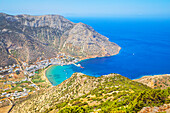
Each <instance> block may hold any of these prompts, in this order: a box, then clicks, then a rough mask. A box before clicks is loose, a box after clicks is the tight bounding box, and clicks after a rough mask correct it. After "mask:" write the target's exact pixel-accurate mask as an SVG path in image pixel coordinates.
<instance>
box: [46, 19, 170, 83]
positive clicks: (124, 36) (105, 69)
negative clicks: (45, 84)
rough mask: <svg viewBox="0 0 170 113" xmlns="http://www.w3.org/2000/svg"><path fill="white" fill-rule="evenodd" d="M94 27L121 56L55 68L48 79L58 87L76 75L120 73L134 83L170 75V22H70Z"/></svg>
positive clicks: (85, 20) (82, 20)
mask: <svg viewBox="0 0 170 113" xmlns="http://www.w3.org/2000/svg"><path fill="white" fill-rule="evenodd" d="M68 19H69V20H71V21H73V22H75V23H78V22H83V23H85V24H88V25H90V26H92V27H93V28H94V29H95V30H96V31H97V32H99V33H100V34H102V35H104V36H106V37H108V38H109V40H110V41H112V42H115V43H117V44H118V45H119V46H120V47H121V48H122V49H121V51H120V53H119V54H118V55H115V56H111V57H104V58H94V59H88V60H84V61H81V62H80V64H81V65H82V66H83V67H84V69H81V68H79V67H76V66H74V65H67V66H52V67H51V68H49V69H48V70H47V71H46V76H47V77H48V79H49V80H50V82H51V83H52V84H53V85H58V84H60V83H61V82H62V81H64V80H66V79H67V78H69V77H70V76H71V75H72V74H73V73H74V72H82V73H84V74H87V75H90V76H95V77H98V76H101V75H106V74H109V73H119V74H121V75H123V76H126V77H128V78H130V79H136V78H140V77H142V76H145V75H157V74H170V19H139V18H127V19H125V18H78V17H77V18H68Z"/></svg>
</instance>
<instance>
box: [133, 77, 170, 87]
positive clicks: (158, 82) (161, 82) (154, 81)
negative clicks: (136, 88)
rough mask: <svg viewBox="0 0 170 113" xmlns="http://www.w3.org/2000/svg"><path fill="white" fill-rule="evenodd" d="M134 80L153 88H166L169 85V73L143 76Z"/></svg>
mask: <svg viewBox="0 0 170 113" xmlns="http://www.w3.org/2000/svg"><path fill="white" fill-rule="evenodd" d="M134 81H137V82H140V83H143V84H145V85H147V86H149V87H151V88H153V89H166V88H168V87H170V74H164V75H154V76H143V77H142V78H139V79H135V80H134Z"/></svg>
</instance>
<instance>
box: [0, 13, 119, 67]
mask: <svg viewBox="0 0 170 113" xmlns="http://www.w3.org/2000/svg"><path fill="white" fill-rule="evenodd" d="M119 50H120V47H119V46H118V45H117V44H115V43H112V42H110V41H109V40H108V38H106V37H105V36H102V35H101V34H99V33H97V32H96V31H95V30H94V29H93V28H92V27H90V26H88V25H86V24H83V23H73V22H71V21H69V20H67V19H66V18H64V17H63V16H60V15H43V16H31V15H16V16H13V15H8V14H4V13H0V54H1V55H0V66H6V65H12V64H14V63H15V64H16V63H18V62H23V61H26V62H29V63H33V62H34V61H36V60H37V58H40V57H41V58H52V57H55V56H56V55H57V53H59V52H63V53H66V54H68V55H71V56H74V57H79V58H93V57H102V56H110V55H115V54H118V52H119Z"/></svg>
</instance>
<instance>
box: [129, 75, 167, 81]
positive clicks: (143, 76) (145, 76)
mask: <svg viewBox="0 0 170 113" xmlns="http://www.w3.org/2000/svg"><path fill="white" fill-rule="evenodd" d="M161 75H170V74H156V75H142V76H140V77H138V78H135V79H132V80H134V81H135V80H139V79H142V78H148V77H156V76H161Z"/></svg>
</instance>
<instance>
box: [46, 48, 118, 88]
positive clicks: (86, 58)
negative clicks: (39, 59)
mask: <svg viewBox="0 0 170 113" xmlns="http://www.w3.org/2000/svg"><path fill="white" fill-rule="evenodd" d="M120 50H121V47H120V46H119V48H118V51H117V52H116V53H114V54H112V55H109V56H94V57H85V58H81V59H80V60H79V61H77V62H75V63H80V62H82V61H85V60H89V59H94V58H104V57H111V56H114V55H117V54H119V52H120ZM66 65H70V64H66ZM52 66H55V65H50V66H48V67H47V68H46V69H45V70H44V72H43V76H44V78H45V80H46V81H48V83H50V84H51V85H52V86H53V84H52V83H51V82H50V81H49V79H48V77H47V76H46V71H47V70H48V69H49V68H50V67H52ZM63 66H64V65H63ZM67 79H68V78H67Z"/></svg>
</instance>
